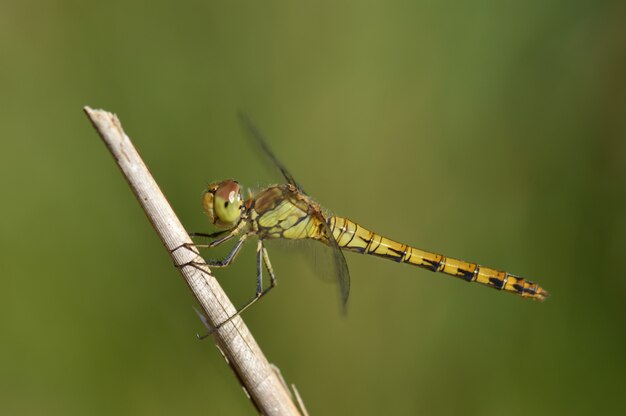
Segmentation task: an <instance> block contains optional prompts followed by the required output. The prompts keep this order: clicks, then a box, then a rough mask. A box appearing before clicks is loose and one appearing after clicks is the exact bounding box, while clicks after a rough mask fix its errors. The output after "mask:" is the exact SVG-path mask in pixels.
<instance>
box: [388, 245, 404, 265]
mask: <svg viewBox="0 0 626 416" xmlns="http://www.w3.org/2000/svg"><path fill="white" fill-rule="evenodd" d="M387 250H388V251H392V252H394V253H395V254H396V255H397V256H398V257H396V258H395V260H396V261H397V262H401V261H402V259H403V258H404V256H405V254H406V250H405V251H400V250H396V249H394V248H391V247H389V248H388V249H387ZM390 257H393V256H390Z"/></svg>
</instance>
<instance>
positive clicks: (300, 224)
mask: <svg viewBox="0 0 626 416" xmlns="http://www.w3.org/2000/svg"><path fill="white" fill-rule="evenodd" d="M240 116H241V120H242V123H243V125H244V126H245V127H246V128H247V130H248V132H249V133H250V136H251V137H253V138H254V139H255V141H256V142H257V143H258V144H259V145H260V147H261V148H262V149H263V151H264V152H265V154H266V155H267V156H269V158H270V159H271V160H272V161H273V163H274V164H275V165H276V166H277V167H278V169H279V170H280V171H281V173H282V175H283V176H284V178H285V180H286V181H287V183H285V184H279V185H272V186H269V187H267V188H265V189H263V190H261V191H259V192H257V193H256V194H254V195H252V194H251V195H250V197H249V198H248V199H247V200H244V199H243V197H242V194H241V186H240V185H239V183H238V182H237V181H235V180H233V179H227V180H224V181H221V182H215V183H212V184H210V185H209V186H208V189H207V190H206V191H205V192H204V194H203V197H202V203H203V207H204V211H205V213H206V215H207V216H208V217H209V219H210V220H211V222H212V223H213V224H214V225H215V226H216V227H218V228H220V229H221V230H220V231H218V232H215V233H212V234H205V233H192V234H191V236H195V237H209V238H216V239H215V240H213V241H212V242H211V243H210V244H204V245H195V247H199V248H207V247H215V246H218V245H220V244H222V243H224V242H226V241H229V240H231V239H232V238H234V237H236V236H240V237H239V240H238V241H237V243H236V244H235V246H234V247H233V249H232V250H231V252H230V253H229V254H228V255H227V256H226V257H225V258H224V259H222V260H210V259H206V261H207V263H208V264H209V266H211V267H226V266H228V265H230V264H231V263H232V262H233V260H234V259H235V258H236V256H237V254H238V253H239V250H240V249H241V247H242V246H243V244H244V243H245V242H246V241H247V240H248V239H249V238H250V237H257V238H258V242H257V261H256V263H257V288H256V295H255V296H254V298H252V300H250V302H248V303H247V304H246V305H244V306H243V307H242V308H241V309H239V310H238V311H237V313H236V314H235V315H233V316H231V317H230V318H228V319H227V320H226V321H225V322H224V323H226V322H228V321H229V320H230V319H232V318H233V317H235V316H237V315H238V314H240V313H241V312H243V311H244V310H245V309H247V308H248V307H250V306H251V305H252V304H253V303H254V302H256V301H257V300H259V299H260V298H261V297H262V296H263V295H265V294H266V293H267V292H268V291H269V290H271V289H272V288H273V287H275V286H276V276H275V274H274V271H273V269H272V265H271V263H270V259H269V256H268V254H267V250H266V248H265V246H264V244H263V242H264V240H268V239H277V238H283V239H289V240H300V239H312V240H317V241H319V242H321V243H323V244H325V245H327V246H329V247H330V248H331V249H332V252H333V262H332V263H333V264H332V267H333V269H334V270H333V273H334V274H336V276H337V278H338V281H339V286H340V289H341V299H342V303H343V305H344V307H345V304H346V302H347V300H348V294H349V292H350V274H349V272H348V266H347V264H346V259H345V257H344V255H343V253H342V250H347V251H352V252H356V253H361V254H370V255H374V256H378V257H382V258H386V259H389V260H393V261H395V262H398V263H407V264H412V265H414V266H418V267H421V268H423V269H426V270H430V271H433V272H441V273H445V274H447V275H450V276H454V277H457V278H459V279H461V280H465V281H466V282H477V283H480V284H483V285H485V286H489V287H492V288H494V289H498V290H504V291H507V292H511V293H515V294H517V295H520V296H522V297H525V298H530V299H535V300H539V301H543V300H545V299H546V298H547V297H548V296H549V294H548V292H547V291H545V290H544V289H542V288H541V287H540V286H539V285H538V284H536V283H533V282H531V281H530V280H526V279H524V278H522V277H519V276H515V275H512V274H510V273H507V272H504V271H499V270H496V269H492V268H489V267H484V266H480V265H478V264H476V263H469V262H466V261H462V260H457V259H453V258H451V257H446V256H443V255H441V254H435V253H431V252H428V251H424V250H420V249H418V248H415V247H412V246H409V245H406V244H402V243H398V242H396V241H394V240H391V239H389V238H386V237H383V236H381V235H380V234H377V233H375V232H373V231H370V230H368V229H367V228H365V227H362V226H361V225H359V224H357V223H355V222H354V221H352V220H349V219H347V218H343V217H338V216H331V215H327V214H325V212H324V210H323V209H322V207H321V206H320V205H319V204H318V203H317V202H315V201H314V200H313V199H312V198H311V197H309V196H308V195H307V194H306V193H305V192H304V191H303V189H302V187H301V186H300V185H299V184H298V183H297V182H296V181H295V180H294V178H293V176H292V175H291V173H289V171H288V170H287V169H286V168H285V166H284V165H283V164H282V163H281V162H280V161H279V160H278V159H277V158H276V156H274V154H273V153H272V151H271V150H270V149H269V147H268V145H267V143H266V141H265V139H264V138H263V136H262V135H261V134H260V133H259V131H258V130H257V129H256V127H255V126H254V125H253V124H252V123H251V121H250V120H249V119H248V118H247V117H246V116H245V115H240ZM192 265H193V264H192ZM263 266H265V268H266V269H267V271H268V273H269V277H270V285H269V286H268V287H267V288H266V289H263V281H262V274H263V273H262V269H263ZM221 325H223V323H222V324H220V326H221Z"/></svg>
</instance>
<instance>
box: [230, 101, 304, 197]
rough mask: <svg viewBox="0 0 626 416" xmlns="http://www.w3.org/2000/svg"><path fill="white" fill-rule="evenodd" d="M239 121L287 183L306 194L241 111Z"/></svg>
mask: <svg viewBox="0 0 626 416" xmlns="http://www.w3.org/2000/svg"><path fill="white" fill-rule="evenodd" d="M239 120H240V121H241V124H242V125H243V126H244V127H245V130H246V132H247V133H248V135H249V136H250V137H251V138H252V139H254V141H255V142H256V143H257V144H258V145H259V146H260V147H261V149H263V153H265V155H266V156H268V157H269V158H270V160H271V161H272V163H274V165H276V167H277V168H278V169H279V170H280V172H281V173H282V174H283V177H284V178H285V180H286V181H287V183H290V184H291V185H293V186H295V187H296V188H298V190H299V191H301V192H302V193H306V192H304V190H303V189H302V186H300V184H299V183H298V182H296V180H295V179H294V177H293V175H292V174H291V173H290V172H289V171H288V170H287V168H286V167H285V165H283V164H282V163H281V162H280V160H278V158H277V157H276V156H275V155H274V153H273V152H272V150H271V149H270V148H269V146H268V145H267V141H266V140H265V137H263V135H262V134H261V132H260V131H259V129H257V127H256V126H255V125H254V123H253V122H252V120H250V117H248V115H247V114H246V113H244V112H241V111H240V112H239Z"/></svg>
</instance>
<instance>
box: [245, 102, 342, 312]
mask: <svg viewBox="0 0 626 416" xmlns="http://www.w3.org/2000/svg"><path fill="white" fill-rule="evenodd" d="M239 120H240V121H241V124H242V125H243V126H244V127H245V130H246V132H247V133H248V135H249V136H250V137H251V138H252V139H253V140H254V141H255V142H256V143H257V144H258V145H259V146H260V147H261V149H262V150H263V153H265V155H266V156H267V157H269V159H270V160H271V161H272V162H273V163H274V165H276V167H277V168H278V169H279V170H280V172H281V173H282V175H283V177H284V178H285V180H286V181H287V182H288V183H290V184H291V185H293V186H295V187H296V188H297V189H298V191H300V192H302V193H303V194H306V192H305V191H304V189H302V186H300V184H299V183H298V182H297V181H296V180H295V178H294V177H293V175H292V174H291V173H290V172H289V171H288V170H287V168H286V167H285V165H283V164H282V163H281V162H280V161H279V160H278V158H277V157H276V156H275V155H274V153H273V152H272V150H271V149H270V148H269V146H268V145H267V141H266V140H265V138H264V137H263V135H262V134H261V132H260V131H259V129H257V128H256V126H255V125H254V123H253V122H252V120H250V117H248V115H247V114H245V113H244V112H241V111H240V112H239ZM320 222H321V223H323V224H324V227H325V234H326V239H327V243H328V246H329V247H330V253H331V254H330V257H331V260H330V261H329V262H328V263H330V269H331V270H330V271H329V274H331V275H334V276H335V278H336V279H337V281H338V282H339V290H340V294H341V304H342V307H343V311H344V313H345V311H346V305H347V302H348V296H349V295H350V272H349V270H348V264H347V263H346V258H345V257H344V255H343V252H342V251H341V249H340V248H339V244H337V241H335V238H334V237H333V233H332V230H331V229H330V227H329V226H328V223H327V222H326V219H325V218H323V217H321V218H320ZM325 262H326V261H325Z"/></svg>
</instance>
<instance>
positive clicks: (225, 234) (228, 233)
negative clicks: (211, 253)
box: [183, 219, 247, 248]
mask: <svg viewBox="0 0 626 416" xmlns="http://www.w3.org/2000/svg"><path fill="white" fill-rule="evenodd" d="M246 223H247V222H246V220H243V219H242V220H241V221H239V223H238V224H237V225H236V226H235V227H233V228H231V229H230V230H221V231H216V232H214V233H210V234H205V233H189V236H190V237H205V238H216V237H220V238H217V239H216V240H213V241H211V242H210V243H209V244H192V245H190V244H183V246H186V247H187V248H190V246H193V247H196V248H213V247H217V246H219V245H220V244H222V243H225V242H227V241H228V240H230V239H231V238H233V237H235V236H236V235H237V234H239V232H240V231H241V230H242V229H243V227H245V226H246Z"/></svg>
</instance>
